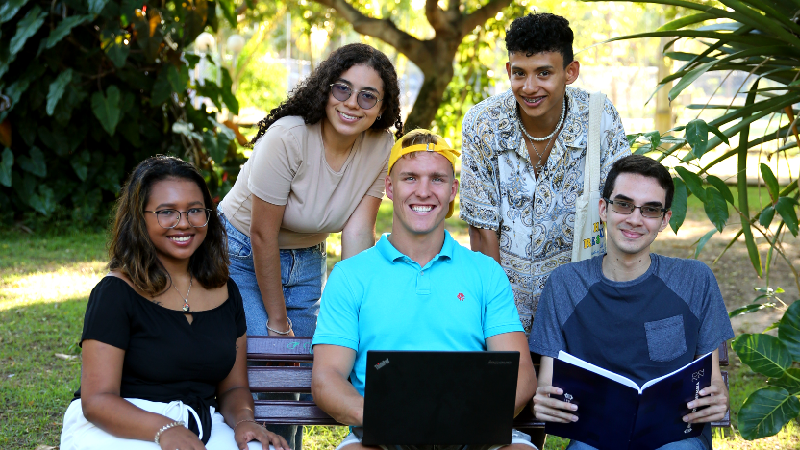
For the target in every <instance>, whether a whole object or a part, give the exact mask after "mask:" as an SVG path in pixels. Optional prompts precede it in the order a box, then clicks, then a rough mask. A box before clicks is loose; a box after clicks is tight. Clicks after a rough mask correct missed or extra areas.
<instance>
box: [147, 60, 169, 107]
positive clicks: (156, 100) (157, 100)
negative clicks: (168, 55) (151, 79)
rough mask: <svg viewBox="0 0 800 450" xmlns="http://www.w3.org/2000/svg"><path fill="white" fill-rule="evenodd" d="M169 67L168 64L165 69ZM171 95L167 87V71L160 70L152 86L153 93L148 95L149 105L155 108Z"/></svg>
mask: <svg viewBox="0 0 800 450" xmlns="http://www.w3.org/2000/svg"><path fill="white" fill-rule="evenodd" d="M169 66H171V64H168V65H167V67H169ZM171 93H172V89H171V88H170V86H169V80H168V79H167V70H166V68H164V69H161V71H160V72H159V73H158V78H156V82H155V84H154V85H153V92H152V94H150V104H151V105H152V106H157V105H160V104H162V103H164V102H165V101H167V99H168V98H169V96H170V94H171Z"/></svg>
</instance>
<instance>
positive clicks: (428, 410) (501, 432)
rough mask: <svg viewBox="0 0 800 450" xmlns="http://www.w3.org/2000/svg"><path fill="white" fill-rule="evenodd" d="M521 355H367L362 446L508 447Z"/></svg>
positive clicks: (511, 353)
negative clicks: (493, 445) (506, 445)
mask: <svg viewBox="0 0 800 450" xmlns="http://www.w3.org/2000/svg"><path fill="white" fill-rule="evenodd" d="M518 368H519V352H429V351H379V350H369V351H367V371H366V379H365V385H364V420H363V424H364V426H363V436H362V443H363V444H364V445H467V444H473V445H478V444H510V443H511V425H512V421H513V419H514V400H515V396H516V388H517V370H518Z"/></svg>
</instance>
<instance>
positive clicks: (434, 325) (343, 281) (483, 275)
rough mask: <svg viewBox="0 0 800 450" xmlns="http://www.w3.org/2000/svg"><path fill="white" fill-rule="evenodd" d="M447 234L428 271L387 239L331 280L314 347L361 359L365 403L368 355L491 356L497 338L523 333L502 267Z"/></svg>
mask: <svg viewBox="0 0 800 450" xmlns="http://www.w3.org/2000/svg"><path fill="white" fill-rule="evenodd" d="M444 233H445V236H444V244H443V245H442V249H441V251H439V254H437V255H436V257H434V258H433V259H432V260H431V261H430V262H429V263H428V264H426V265H425V266H424V267H420V265H419V264H417V263H416V262H414V261H412V260H411V258H409V257H408V256H406V255H404V254H402V253H400V252H399V251H398V250H397V249H396V248H394V246H393V245H392V244H391V243H390V242H389V240H388V239H387V237H388V236H389V235H388V234H386V235H384V236H383V237H381V239H380V240H379V241H378V243H377V244H375V246H374V247H372V248H370V249H368V250H365V251H363V252H361V253H359V254H358V255H356V256H353V257H352V258H349V259H346V260H344V261H342V262H340V263H337V264H336V266H335V267H334V269H333V271H332V272H331V276H330V278H329V279H328V282H327V284H326V285H325V290H324V291H323V293H322V300H321V306H320V312H319V318H318V319H317V330H316V332H315V333H314V338H313V340H312V345H317V344H332V345H339V346H342V347H347V348H351V349H353V350H355V351H356V361H355V364H354V365H353V370H352V372H351V373H350V381H351V382H352V383H353V386H354V387H355V388H356V390H357V391H358V392H359V393H360V394H361V395H364V374H365V372H366V364H367V350H446V351H484V350H486V339H487V338H489V337H492V336H496V335H498V334H503V333H510V332H515V331H518V332H520V333H522V332H523V329H522V324H521V323H520V320H519V315H518V314H517V309H516V307H515V306H514V297H513V294H512V292H511V284H510V283H509V282H508V278H507V277H506V274H505V273H504V272H503V269H502V268H501V267H500V265H499V264H497V262H496V261H495V260H493V259H492V258H490V257H488V256H486V255H483V254H481V253H477V252H473V251H471V250H468V249H466V248H464V247H463V246H461V245H460V244H459V243H458V242H456V241H455V240H454V239H453V238H452V237H451V236H450V234H449V233H448V232H447V231H445V232H444Z"/></svg>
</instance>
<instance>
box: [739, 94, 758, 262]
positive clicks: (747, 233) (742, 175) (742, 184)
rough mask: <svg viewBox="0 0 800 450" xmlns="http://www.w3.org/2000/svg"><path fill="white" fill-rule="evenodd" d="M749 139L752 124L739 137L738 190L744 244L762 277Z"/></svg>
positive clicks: (749, 96) (747, 100) (747, 104)
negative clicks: (752, 222)
mask: <svg viewBox="0 0 800 450" xmlns="http://www.w3.org/2000/svg"><path fill="white" fill-rule="evenodd" d="M759 82H760V80H756V81H755V83H753V85H752V86H751V87H750V91H749V92H748V93H747V98H745V101H744V104H745V109H746V108H748V107H751V106H752V104H753V102H754V101H755V97H756V93H755V90H756V89H758V84H759ZM732 128H733V127H732ZM749 137H750V124H749V123H748V124H747V125H745V126H744V128H743V129H742V131H741V134H740V135H739V148H738V149H737V151H736V153H737V157H736V190H737V192H738V194H739V216H740V220H741V223H742V233H743V234H744V243H745V245H746V246H747V255H748V256H749V257H750V263H751V264H753V268H754V269H756V274H757V275H758V276H759V277H760V276H761V275H762V273H763V266H762V263H761V253H760V252H759V251H758V247H757V246H756V240H755V238H754V237H753V230H752V229H750V212H749V211H750V207H749V204H748V200H747V150H748V147H747V141H748V139H749Z"/></svg>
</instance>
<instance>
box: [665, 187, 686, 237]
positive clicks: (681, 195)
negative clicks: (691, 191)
mask: <svg viewBox="0 0 800 450" xmlns="http://www.w3.org/2000/svg"><path fill="white" fill-rule="evenodd" d="M672 182H673V184H675V193H674V194H673V195H672V205H671V206H670V209H671V210H672V217H670V218H669V226H670V228H672V231H673V232H675V234H678V230H679V229H680V228H681V225H683V221H684V220H686V210H687V208H686V200H687V197H688V193H687V192H686V184H685V183H684V182H683V180H681V179H680V178H678V177H675V178H673V179H672Z"/></svg>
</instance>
